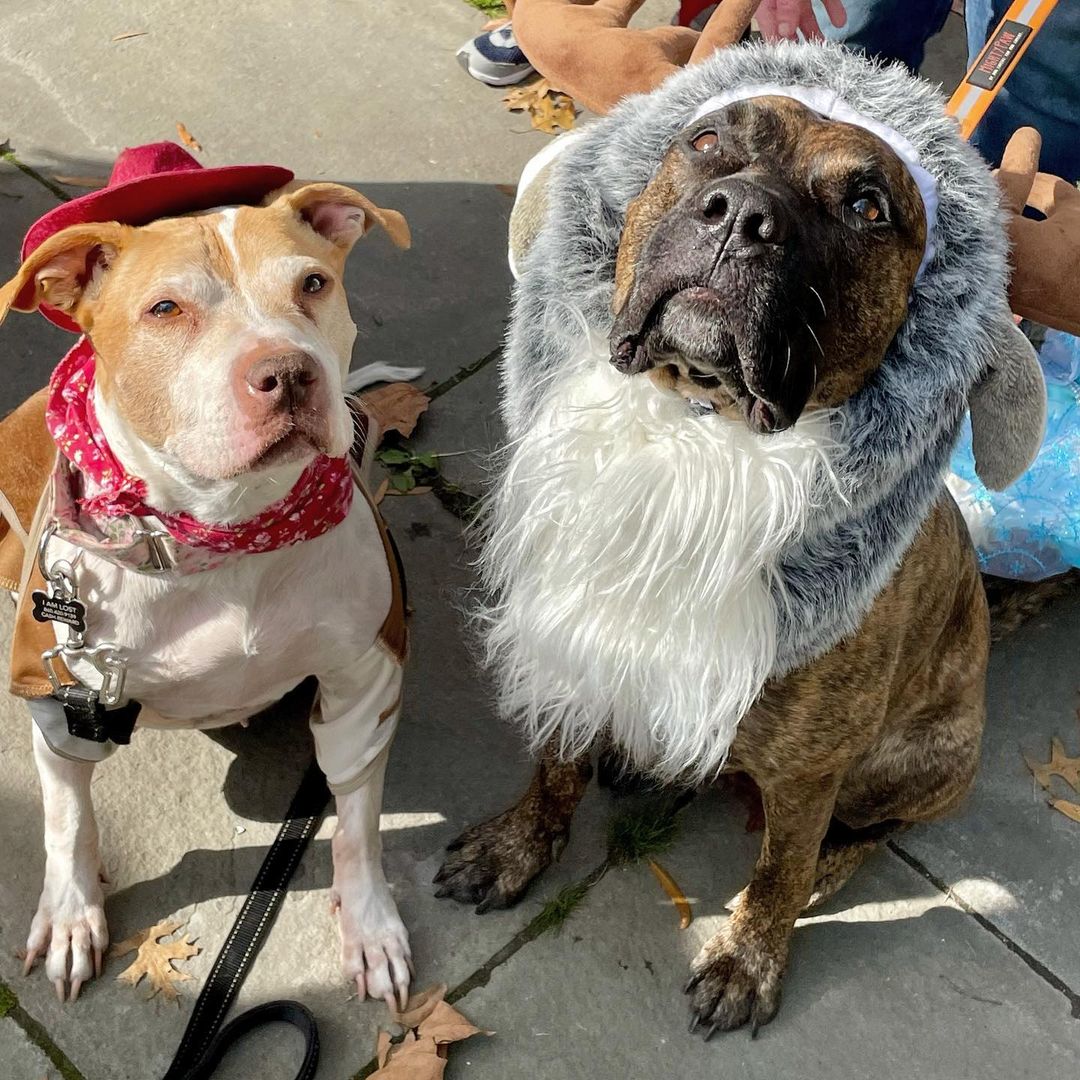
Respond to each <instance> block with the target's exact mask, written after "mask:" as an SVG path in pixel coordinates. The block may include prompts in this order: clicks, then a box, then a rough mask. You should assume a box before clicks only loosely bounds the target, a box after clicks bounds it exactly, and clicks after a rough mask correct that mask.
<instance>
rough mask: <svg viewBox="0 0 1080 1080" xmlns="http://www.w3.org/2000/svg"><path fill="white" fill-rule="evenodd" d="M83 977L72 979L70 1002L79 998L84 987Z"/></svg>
mask: <svg viewBox="0 0 1080 1080" xmlns="http://www.w3.org/2000/svg"><path fill="white" fill-rule="evenodd" d="M82 985H83V981H82V979H72V980H71V992H70V993H69V994H68V1003H69V1004H73V1003H74V1002H76V1001H78V1000H79V991H80V990H81V989H82Z"/></svg>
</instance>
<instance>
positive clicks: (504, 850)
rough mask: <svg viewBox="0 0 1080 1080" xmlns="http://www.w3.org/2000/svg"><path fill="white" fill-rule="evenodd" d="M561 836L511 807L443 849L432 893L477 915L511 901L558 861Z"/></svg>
mask: <svg viewBox="0 0 1080 1080" xmlns="http://www.w3.org/2000/svg"><path fill="white" fill-rule="evenodd" d="M565 843H566V833H565V832H559V833H554V834H553V833H551V832H550V831H548V830H547V829H545V828H543V827H541V826H540V825H539V823H538V822H536V821H535V820H534V819H532V817H531V816H530V815H525V814H523V813H522V812H521V810H520V809H519V808H518V807H513V808H512V809H510V810H507V811H506V812H505V813H502V814H500V815H499V816H498V817H496V818H492V819H491V820H490V821H485V822H484V823H483V824H482V825H474V826H473V827H472V828H471V829H466V830H465V832H463V833H462V834H461V835H460V836H459V837H458V838H457V839H456V840H454V841H453V842H451V843H450V844H448V845H447V848H446V850H447V851H448V852H449V853H450V854H449V857H448V858H447V860H446V861H445V862H444V863H443V864H442V867H441V868H440V870H439V872H438V873H437V874H436V875H435V882H434V883H435V884H436V885H438V886H439V889H438V890H437V891H436V893H435V895H436V896H437V897H439V898H440V899H442V898H443V897H446V896H449V897H453V899H455V900H458V901H460V902H461V903H462V904H476V913H477V914H478V915H482V914H483V913H484V912H485V911H491V910H492V909H494V908H507V907H510V906H511V905H512V904H515V903H517V901H518V900H520V899H521V897H522V896H523V895H524V893H525V890H526V889H527V888H528V887H529V883H530V882H531V881H532V880H533V878H535V877H536V876H537V875H538V874H539V873H541V871H543V870H545V869H546V868H547V867H548V866H549V865H550V864H551V862H552V861H553V860H554V859H556V858H557V857H558V855H559V854H560V852H561V851H562V848H563V847H564V846H565Z"/></svg>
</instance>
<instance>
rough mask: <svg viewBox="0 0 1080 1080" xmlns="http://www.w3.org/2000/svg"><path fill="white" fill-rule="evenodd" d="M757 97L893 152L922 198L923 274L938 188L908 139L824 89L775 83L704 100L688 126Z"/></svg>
mask: <svg viewBox="0 0 1080 1080" xmlns="http://www.w3.org/2000/svg"><path fill="white" fill-rule="evenodd" d="M759 97H785V98H791V99H792V100H793V101H798V102H801V103H802V104H803V105H805V106H806V107H807V108H808V109H811V110H813V111H814V112H816V113H820V115H822V116H825V117H828V119H830V120H839V121H841V122H842V123H845V124H854V125H855V127H861V128H863V129H865V130H866V131H869V132H870V133H871V134H873V135H876V136H877V137H878V138H879V139H881V140H882V141H883V142H885V143H886V144H888V146H889V147H891V148H892V150H893V151H894V152H895V153H896V155H897V157H899V158H900V160H901V161H902V162H903V163H904V167H905V168H906V169H907V171H908V173H909V174H910V175H911V179H912V180H914V181H915V186H916V187H917V188H918V189H919V195H920V196H921V197H922V203H923V210H924V212H925V214H926V247H925V248H924V250H923V257H922V261H921V262H920V263H919V269H918V272H917V273H916V275H915V280H916V281H918V280H919V278H921V277H922V275H923V271H924V270H925V269H926V268H927V266H929V265H930V262H931V260H932V259H933V257H934V235H935V232H936V228H937V209H938V186H937V181H936V180H935V179H934V178H933V176H931V175H930V173H929V172H928V171H927V170H926V169H925V168H924V167H923V165H922V162H920V161H919V155H918V152H917V151H916V150H915V147H914V146H912V144H911V142H910V140H908V139H906V138H904V136H903V135H901V134H900V132H898V131H896V130H895V129H893V128H891V127H889V125H888V124H883V123H882V122H881V121H880V120H875V119H874V118H873V117H872V116H867V115H866V114H865V113H861V112H857V111H856V110H855V109H853V108H852V107H851V106H850V105H849V104H848V103H847V102H846V101H845V100H844V99H843V98H842V97H840V95H839V94H837V93H836V92H835V91H833V90H829V89H827V88H826V87H824V86H781V85H779V84H776V83H757V84H753V85H750V86H740V87H738V88H737V89H734V90H728V91H726V92H725V93H723V94H717V95H716V96H715V97H711V98H709V99H708V101H706V102H705V103H704V104H703V105H702V106H701V107H700V108H699V109H698V110H697V112H695V113H694V115H693V117H692V118H691V120H690V123H694V121H695V120H700V119H701V118H702V117H703V116H707V115H708V114H709V113H711V112H716V110H717V109H722V108H724V106H725V105H733V104H735V102H737V101H749V100H750V99H751V98H759Z"/></svg>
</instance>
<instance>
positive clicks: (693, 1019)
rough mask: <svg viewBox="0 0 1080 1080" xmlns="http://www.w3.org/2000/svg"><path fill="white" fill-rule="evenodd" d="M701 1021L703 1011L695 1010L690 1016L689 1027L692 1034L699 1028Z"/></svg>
mask: <svg viewBox="0 0 1080 1080" xmlns="http://www.w3.org/2000/svg"><path fill="white" fill-rule="evenodd" d="M700 1023H701V1013H699V1012H694V1013H692V1014H691V1016H690V1027H689V1028H688V1030H689V1032H690V1034H691V1035H693V1034H694V1032H695V1031H697V1029H698V1025H699V1024H700Z"/></svg>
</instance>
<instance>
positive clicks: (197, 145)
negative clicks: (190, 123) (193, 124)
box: [176, 120, 202, 151]
mask: <svg viewBox="0 0 1080 1080" xmlns="http://www.w3.org/2000/svg"><path fill="white" fill-rule="evenodd" d="M176 134H177V135H179V136H180V141H181V142H182V143H183V144H184V145H185V146H186V147H187V148H188V149H189V150H199V151H202V143H201V142H199V140H198V139H196V138H195V136H194V135H192V134H191V132H190V131H188V129H187V128H186V127H184V125H183V124H181V123H180V121H179V120H177V121H176Z"/></svg>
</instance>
